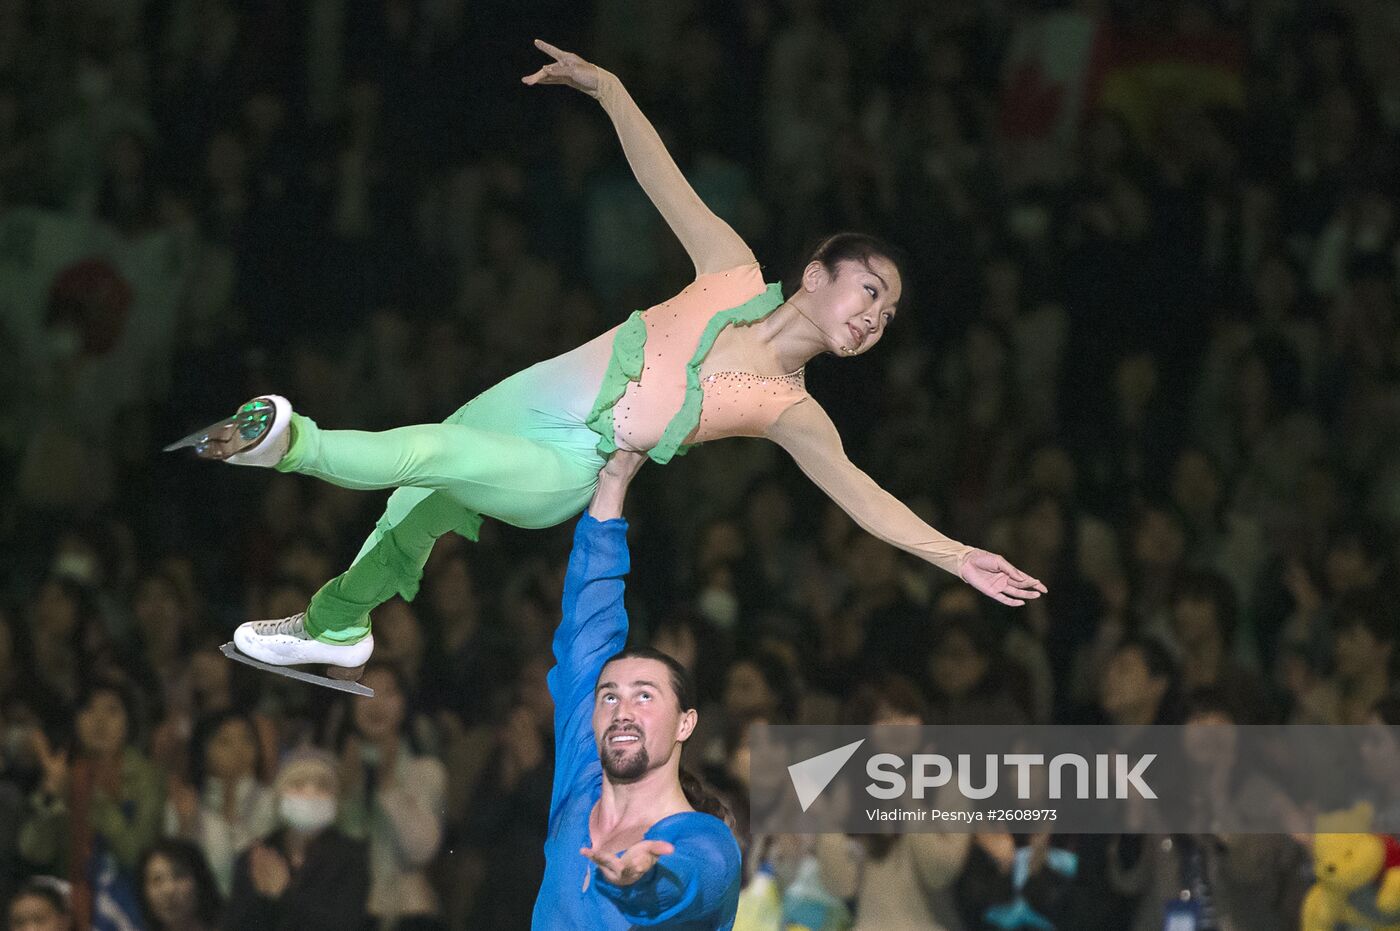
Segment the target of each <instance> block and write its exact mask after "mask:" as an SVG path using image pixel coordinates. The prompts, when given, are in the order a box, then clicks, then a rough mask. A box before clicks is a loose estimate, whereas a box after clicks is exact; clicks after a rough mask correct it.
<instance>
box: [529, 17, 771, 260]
mask: <svg viewBox="0 0 1400 931" xmlns="http://www.w3.org/2000/svg"><path fill="white" fill-rule="evenodd" d="M535 45H536V47H538V48H539V49H540V51H542V52H544V53H546V54H547V55H549V56H551V57H552V58H553V59H554V61H553V62H552V63H550V64H547V65H545V66H544V67H543V68H541V69H540V70H539V71H536V72H535V73H534V74H532V75H529V76H528V77H526V78H523V79H522V80H524V82H525V83H526V84H531V85H533V84H565V85H568V86H569V87H572V88H574V89H576V90H581V91H583V92H584V93H585V94H588V95H589V96H590V97H594V98H596V99H597V100H598V102H599V103H601V104H602V105H603V109H604V110H606V111H607V113H608V116H609V117H611V118H612V122H613V127H614V128H615V129H616V130H617V138H618V139H619V140H620V141H621V142H622V151H623V154H625V155H626V156H627V162H628V164H629V165H631V166H632V173H633V174H634V175H636V177H637V182H638V183H639V184H641V186H642V190H644V191H646V194H647V196H648V197H650V198H651V202H652V203H653V204H655V205H656V209H657V210H659V211H660V212H661V216H662V217H664V218H665V220H666V222H667V223H668V224H669V225H670V227H671V231H672V232H674V233H675V234H676V238H678V239H679V240H680V241H681V245H683V246H684V247H685V251H686V253H687V254H688V255H689V256H690V260H691V261H692V262H694V263H695V273H696V274H697V275H704V274H708V273H709V272H719V271H724V270H725V269H728V268H734V267H735V266H736V265H747V264H749V263H750V262H753V261H756V260H755V259H754V255H753V252H752V251H751V250H750V249H749V247H748V246H747V245H745V243H744V240H742V239H741V238H739V234H738V233H736V232H734V230H733V229H731V228H730V226H729V224H728V223H725V222H724V221H723V220H721V219H720V218H719V217H717V216H715V214H714V211H712V210H711V209H710V208H709V207H707V206H705V202H704V201H702V200H701V199H700V196H699V195H698V194H696V193H695V189H694V188H692V187H691V186H690V183H689V182H688V181H686V180H685V176H684V175H683V174H681V170H680V169H679V168H677V167H676V163H675V161H674V160H673V159H672V158H671V153H669V152H667V151H666V146H665V145H664V144H663V143H662V142H661V137H660V136H658V135H657V134H656V130H655V129H654V128H653V127H652V125H651V122H650V121H649V120H648V119H647V118H646V116H645V115H643V113H642V111H641V109H640V108H639V107H638V106H637V104H636V102H635V101H633V100H632V96H631V95H630V94H628V93H627V88H625V87H623V86H622V82H621V81H619V80H618V79H617V76H616V75H614V74H613V73H612V72H610V71H605V70H604V69H602V68H599V67H598V66H597V65H594V64H591V63H589V62H587V61H584V60H583V59H582V58H580V57H579V56H578V55H575V54H574V53H573V52H565V51H563V50H562V49H557V48H555V47H554V46H552V45H550V44H549V43H548V42H542V41H540V40H539V39H536V40H535Z"/></svg>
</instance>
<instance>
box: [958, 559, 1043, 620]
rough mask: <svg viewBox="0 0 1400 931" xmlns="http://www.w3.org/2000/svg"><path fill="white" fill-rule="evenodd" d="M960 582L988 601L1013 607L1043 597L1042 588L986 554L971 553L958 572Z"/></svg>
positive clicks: (1022, 574)
mask: <svg viewBox="0 0 1400 931" xmlns="http://www.w3.org/2000/svg"><path fill="white" fill-rule="evenodd" d="M958 575H959V576H961V577H962V580H963V581H964V582H966V583H967V584H968V585H971V586H972V587H973V588H975V589H977V590H978V591H979V592H981V593H982V594H984V595H986V596H987V597H989V598H995V599H996V600H997V601H1000V602H1001V603H1002V604H1004V605H1011V606H1012V607H1017V606H1019V605H1023V604H1025V603H1026V602H1027V601H1030V600H1031V599H1032V598H1039V597H1040V596H1041V595H1044V594H1045V593H1046V592H1045V585H1044V584H1043V583H1042V582H1041V581H1040V580H1039V579H1033V578H1031V577H1030V576H1028V575H1026V574H1025V573H1024V572H1022V571H1021V570H1020V569H1017V568H1016V567H1015V566H1013V565H1011V563H1009V562H1007V561H1006V560H1005V559H1003V558H1001V557H1000V556H998V555H997V554H996V553H989V552H987V551H986V550H973V551H972V552H970V553H968V554H967V557H966V558H965V559H964V560H963V564H962V568H961V569H960V570H958Z"/></svg>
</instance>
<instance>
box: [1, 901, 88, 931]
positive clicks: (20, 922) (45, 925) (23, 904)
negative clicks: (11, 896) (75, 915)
mask: <svg viewBox="0 0 1400 931" xmlns="http://www.w3.org/2000/svg"><path fill="white" fill-rule="evenodd" d="M9 927H10V931H69V929H71V928H72V927H73V925H72V923H71V922H69V921H68V920H67V919H66V918H64V917H63V914H62V913H61V912H59V910H58V909H56V908H54V907H53V903H52V902H50V901H49V900H48V899H46V898H44V897H43V896H38V895H24V896H20V897H19V898H17V899H15V900H14V901H13V902H11V903H10V924H9Z"/></svg>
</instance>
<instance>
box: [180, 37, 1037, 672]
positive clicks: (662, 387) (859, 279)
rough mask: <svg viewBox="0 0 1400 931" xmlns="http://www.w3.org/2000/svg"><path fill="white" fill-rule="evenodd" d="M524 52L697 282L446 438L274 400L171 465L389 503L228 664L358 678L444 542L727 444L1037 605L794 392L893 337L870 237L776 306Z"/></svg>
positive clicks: (769, 290)
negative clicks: (763, 446)
mask: <svg viewBox="0 0 1400 931" xmlns="http://www.w3.org/2000/svg"><path fill="white" fill-rule="evenodd" d="M535 45H536V46H537V47H538V48H539V49H540V50H541V51H543V52H545V53H547V54H548V55H549V56H550V57H551V58H553V59H554V60H553V61H552V62H550V63H549V64H546V65H545V66H544V67H542V68H541V69H540V70H539V71H536V72H535V73H534V74H531V75H529V76H527V77H525V78H523V79H522V80H523V81H524V83H525V84H528V85H532V86H533V85H536V84H563V85H566V86H568V87H572V88H574V89H575V90H580V91H583V92H584V93H586V94H589V95H590V96H592V97H594V98H596V99H597V100H598V101H599V102H600V103H601V104H602V105H603V109H604V110H606V111H607V113H608V116H609V117H611V119H612V122H613V126H614V127H615V129H616V131H617V135H618V138H619V139H620V141H621V142H622V149H623V152H624V154H625V155H626V157H627V160H628V162H629V164H630V165H631V167H632V170H633V172H634V173H635V174H636V177H637V181H638V182H639V183H640V184H641V186H642V188H643V190H645V191H646V193H647V196H648V197H650V199H651V201H652V203H654V204H655V205H656V207H657V209H658V210H660V211H661V215H662V216H663V217H664V218H665V219H666V222H667V223H668V224H669V225H670V227H671V229H672V231H674V232H675V234H676V236H677V237H678V238H679V239H680V241H681V243H682V244H683V245H684V247H685V249H686V252H687V253H688V254H689V256H690V258H691V260H692V261H694V263H695V272H696V277H695V280H694V281H693V282H691V284H690V285H688V286H687V287H686V288H685V289H684V290H683V291H681V293H679V294H677V295H676V296H675V297H673V298H671V299H670V300H668V301H665V302H663V303H660V304H657V305H655V306H654V307H651V308H649V309H647V310H643V311H638V312H636V313H634V314H632V316H631V317H629V318H628V319H627V321H626V322H624V323H623V324H621V325H620V326H617V327H614V328H613V329H611V330H609V331H608V332H606V333H604V334H602V335H601V336H599V337H597V338H596V339H594V340H592V341H591V342H588V343H586V344H584V345H583V346H580V347H579V348H577V349H574V350H572V351H570V352H567V353H565V354H563V355H561V356H557V357H556V358H553V359H549V360H547V361H544V362H541V363H539V364H537V365H534V366H531V367H530V368H528V369H525V370H524V371H522V372H519V373H517V374H515V375H512V376H511V377H509V378H507V379H505V380H504V381H502V382H501V383H499V384H497V385H496V386H494V387H493V388H490V389H488V390H487V391H485V392H483V393H482V394H480V395H478V396H477V397H476V398H474V399H472V400H471V401H470V402H468V403H467V404H466V405H465V406H464V407H462V408H461V409H460V410H458V411H457V412H456V413H455V414H453V415H452V416H450V417H448V418H447V420H446V421H445V422H444V423H441V424H425V425H419V426H409V427H400V428H397V429H393V430H386V431H383V432H378V433H368V432H362V431H354V430H323V429H321V428H320V427H319V426H317V425H316V424H315V423H314V422H312V421H311V420H310V419H308V418H306V417H303V416H301V415H299V414H296V413H293V411H292V409H291V405H290V404H289V403H288V402H287V401H286V400H285V399H284V398H281V397H278V396H267V397H260V398H255V399H253V400H252V401H249V402H248V403H247V404H245V405H243V407H241V408H240V409H239V410H238V412H237V413H236V414H235V415H234V416H233V417H231V418H229V419H228V420H225V421H222V422H220V423H218V424H215V425H213V426H211V427H208V428H206V429H204V430H201V431H199V432H197V433H194V434H192V435H191V436H189V437H186V438H185V439H184V440H181V441H180V442H179V443H175V444H172V445H171V446H170V447H167V449H176V448H179V447H181V446H192V447H194V449H195V452H196V454H197V455H199V456H200V457H201V458H206V459H217V460H223V461H227V462H232V463H235V464H239V465H260V466H271V467H273V468H276V469H278V470H279V471H282V472H299V473H301V474H303V475H314V476H316V477H317V478H321V479H324V480H326V481H328V482H331V483H333V484H336V485H340V486H342V487H345V488H356V489H366V490H369V489H385V488H393V489H396V490H395V491H394V493H393V494H392V495H391V496H390V498H389V502H388V506H387V508H386V510H385V512H384V515H383V517H381V518H380V519H379V521H378V523H377V524H376V526H375V529H374V532H373V533H372V534H371V535H370V537H369V539H368V540H366V541H365V544H364V547H363V548H362V549H361V550H360V553H359V555H358V556H357V557H356V559H355V561H354V563H353V564H352V565H351V567H350V568H349V569H348V570H347V571H346V572H345V573H343V574H342V575H340V576H338V577H336V578H335V579H332V580H331V581H330V582H328V583H327V584H326V585H325V586H324V587H323V588H322V589H321V590H320V591H319V592H317V594H316V596H315V597H314V598H313V599H312V600H311V604H310V605H309V606H308V608H307V610H306V611H305V612H303V613H301V614H297V615H294V616H292V617H289V618H282V619H280V620H270V621H252V622H249V623H246V624H243V625H241V626H240V627H239V628H238V629H237V631H236V632H235V635H234V644H235V645H236V646H237V649H238V650H239V651H241V652H242V654H244V656H246V657H251V658H253V659H254V660H258V661H261V663H265V664H270V665H272V666H292V665H297V664H311V663H315V664H320V663H325V664H329V665H330V666H331V667H332V670H333V673H334V672H335V671H336V670H335V667H340V670H339V674H338V678H353V677H354V675H355V673H354V672H353V671H352V672H348V673H347V672H346V671H345V670H356V669H357V668H358V667H360V666H361V665H363V664H364V662H365V661H366V660H367V659H369V656H370V653H371V652H372V650H373V648H374V639H373V637H372V636H371V635H370V629H369V612H370V609H371V608H374V607H375V606H376V605H378V604H380V603H382V602H384V601H386V600H388V599H389V598H391V597H393V596H394V595H395V594H399V595H402V596H403V597H404V598H405V599H411V598H412V597H413V596H414V594H415V593H416V592H417V589H418V582H419V579H420V577H421V574H422V567H423V564H424V562H425V561H426V560H427V557H428V553H429V551H430V550H431V549H432V545H433V542H434V541H435V540H436V539H437V538H438V537H440V536H442V535H443V534H445V533H448V532H450V531H456V532H457V533H461V534H463V535H464V536H466V537H468V538H470V539H476V537H477V532H478V529H479V527H480V525H481V520H482V518H483V516H489V517H494V518H496V519H497V520H503V521H505V522H507V523H509V524H513V525H515V526H517V527H525V528H538V527H550V526H553V525H555V524H559V523H561V522H563V521H565V520H568V519H569V518H570V517H573V516H574V515H576V514H578V513H579V512H580V511H582V510H583V508H584V507H585V506H586V505H587V503H588V501H589V498H590V496H591V495H592V494H593V490H594V488H595V487H596V485H597V481H598V471H599V469H601V468H602V466H603V464H604V462H605V461H606V459H607V457H608V456H609V455H610V454H611V453H612V452H613V451H614V450H616V449H625V450H628V451H632V452H644V453H646V454H647V455H648V456H649V457H650V458H651V459H652V460H653V461H655V462H658V463H665V462H668V461H669V460H670V459H671V457H672V456H674V455H676V454H677V453H680V452H684V451H685V448H686V447H688V446H692V445H695V444H698V443H703V442H705V441H707V440H714V439H719V438H721V437H729V436H763V437H767V438H768V439H770V440H772V441H774V442H776V443H778V444H779V445H780V446H782V447H783V448H784V449H786V450H787V451H788V453H789V454H791V455H792V457H793V459H795V460H796V462H797V464H798V466H799V467H800V468H801V469H802V471H803V472H805V473H806V474H807V476H808V477H809V478H811V479H812V481H814V482H815V483H816V484H817V485H818V486H819V487H820V488H821V489H822V490H823V491H824V492H826V494H828V495H829V496H830V497H831V498H832V499H833V500H834V501H836V502H837V503H838V504H839V505H840V506H841V507H842V508H843V509H844V510H845V511H846V512H847V513H848V514H850V515H851V517H852V518H853V519H854V520H855V521H856V523H858V524H859V525H860V526H861V527H863V528H864V529H866V530H867V531H869V532H870V533H873V534H874V535H876V536H877V537H879V538H880V539H882V540H885V541H886V542H888V543H891V544H893V545H894V546H897V547H899V548H900V549H903V550H905V551H907V552H910V553H913V554H914V555H916V556H918V557H920V558H921V559H924V560H927V561H928V562H930V563H933V564H934V565H936V566H938V567H939V568H941V569H944V570H946V571H948V572H950V573H953V574H954V575H957V576H959V577H960V578H962V579H963V580H964V581H965V582H967V583H968V584H970V585H972V586H973V587H975V588H976V589H977V590H978V591H981V592H983V593H984V594H986V595H989V596H990V597H992V598H995V599H997V600H998V601H1000V602H1002V603H1004V604H1009V605H1020V604H1023V603H1024V602H1025V600H1026V599H1029V598H1036V597H1039V595H1040V594H1041V593H1043V592H1045V586H1044V585H1042V584H1041V583H1040V582H1039V581H1038V580H1036V579H1033V578H1031V577H1030V576H1028V575H1026V574H1025V573H1023V572H1021V571H1019V570H1018V569H1016V568H1015V567H1014V566H1012V565H1010V564H1009V563H1007V561H1006V560H1005V559H1003V558H1001V557H1000V556H997V555H995V554H993V553H988V552H986V551H983V550H978V549H974V548H972V547H970V546H966V545H964V544H962V543H959V542H957V541H954V540H951V539H949V538H948V537H945V536H944V535H942V534H941V533H939V532H938V531H936V530H934V529H933V528H932V527H930V526H928V525H927V524H925V523H924V522H923V521H922V520H920V519H919V518H918V517H917V516H915V514H914V513H913V512H912V511H910V510H909V509H908V508H907V507H905V506H904V505H902V504H901V503H900V502H899V501H897V500H896V499H895V498H894V497H892V496H891V495H890V494H888V493H887V492H885V491H884V490H882V489H881V488H880V487H879V486H878V485H876V484H875V482H873V481H872V480H871V479H870V478H869V477H868V476H867V475H866V474H865V473H864V472H862V471H861V470H860V469H858V468H856V467H855V466H854V465H853V464H852V463H851V462H850V460H849V459H847V458H846V454H845V452H844V450H843V449H842V445H841V438H840V436H839V435H838V434H837V432H836V428H835V426H834V425H833V424H832V422H831V419H830V418H829V417H828V416H827V415H826V412H825V411H823V410H822V408H821V407H820V406H819V405H818V404H817V402H816V401H815V400H813V399H812V398H811V396H809V395H808V394H807V392H806V390H805V388H804V384H803V366H804V365H806V363H807V361H808V360H809V359H811V358H813V357H814V356H817V355H820V354H821V353H824V352H829V353H833V354H836V355H842V356H855V355H859V354H861V353H865V352H869V351H870V350H871V349H872V348H874V347H875V345H876V344H877V343H879V342H880V338H881V337H882V336H883V335H884V332H885V328H886V327H887V326H888V325H889V323H890V321H891V320H893V319H894V317H895V313H896V307H897V305H898V302H899V295H900V289H901V281H900V274H899V269H898V268H897V267H896V265H895V263H894V261H892V260H891V258H890V255H889V250H888V248H887V247H885V246H884V245H882V244H881V243H880V242H879V241H878V240H876V239H874V238H873V237H869V236H864V235H859V234H851V233H843V234H840V235H836V236H832V237H830V238H829V239H827V240H826V241H825V242H823V243H822V244H821V245H820V246H819V247H818V248H817V250H816V252H815V253H814V254H813V256H812V258H811V260H810V261H809V262H808V264H807V266H806V268H805V269H804V270H803V273H802V279H801V285H800V287H799V288H798V290H797V291H796V292H795V293H794V294H792V295H790V296H789V297H788V298H786V299H784V298H783V295H782V293H781V288H780V286H779V285H777V284H765V283H764V281H763V276H762V273H761V272H760V270H759V265H758V262H757V260H755V258H754V255H753V253H752V252H750V251H749V248H748V246H746V245H745V244H744V241H743V240H742V239H740V238H739V236H738V235H737V234H736V233H735V232H734V231H733V230H732V229H730V228H729V226H728V225H727V224H726V223H724V221H722V220H721V219H719V218H718V217H717V216H715V215H714V214H713V213H712V212H711V211H710V210H709V208H707V207H706V206H705V204H704V203H703V202H702V201H701V200H700V198H699V197H698V196H697V195H696V193H695V191H694V190H692V189H691V187H690V185H689V184H688V183H687V182H686V180H685V178H684V176H682V174H681V172H680V170H679V169H678V168H677V167H676V165H675V163H674V162H673V161H672V160H671V157H670V155H669V153H667V151H666V148H665V146H664V145H663V144H662V142H661V139H660V137H658V136H657V134H656V131H655V130H654V129H653V128H652V126H651V124H650V123H649V122H648V121H647V119H646V117H645V116H643V115H642V112H641V111H640V110H639V109H638V108H637V105H636V104H635V103H634V102H633V100H632V98H631V96H630V95H628V93H627V91H626V90H625V89H624V88H623V86H622V84H621V82H619V81H618V79H617V78H616V77H615V76H614V75H612V74H611V73H609V72H608V71H605V70H603V69H602V68H599V67H597V66H596V65H593V64H590V63H589V62H586V61H584V60H583V59H582V58H580V57H579V56H578V55H575V54H573V53H571V52H564V51H562V50H560V49H557V48H555V47H554V46H552V45H549V44H548V43H545V42H542V41H539V40H536V42H535ZM230 655H233V653H232V652H230ZM234 658H242V657H238V656H235V657H234ZM255 665H256V664H255ZM288 674H293V675H295V676H296V677H297V678H306V677H307V674H305V673H301V674H295V673H291V672H290V671H288ZM317 681H321V682H323V683H324V684H331V685H334V683H332V682H327V681H326V680H321V679H319V677H317Z"/></svg>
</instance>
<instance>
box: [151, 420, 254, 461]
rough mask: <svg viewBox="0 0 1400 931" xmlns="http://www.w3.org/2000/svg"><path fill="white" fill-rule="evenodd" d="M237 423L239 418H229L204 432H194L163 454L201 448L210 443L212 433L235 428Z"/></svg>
mask: <svg viewBox="0 0 1400 931" xmlns="http://www.w3.org/2000/svg"><path fill="white" fill-rule="evenodd" d="M237 423H238V418H237V417H229V418H227V419H225V420H221V421H219V422H218V423H213V424H210V425H209V426H207V427H205V428H204V429H203V430H196V431H194V432H193V433H191V434H190V435H189V436H187V437H185V438H184V439H182V440H176V441H175V442H174V443H171V444H170V445H169V446H166V447H165V448H164V449H162V450H161V452H163V453H173V452H174V451H175V450H177V449H184V448H185V447H187V446H199V445H200V444H202V443H208V442H209V435H210V434H211V433H213V432H214V431H216V430H219V429H222V428H223V427H232V426H235V425H236V424H237Z"/></svg>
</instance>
